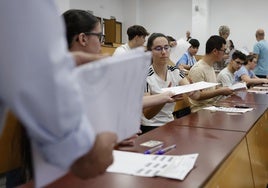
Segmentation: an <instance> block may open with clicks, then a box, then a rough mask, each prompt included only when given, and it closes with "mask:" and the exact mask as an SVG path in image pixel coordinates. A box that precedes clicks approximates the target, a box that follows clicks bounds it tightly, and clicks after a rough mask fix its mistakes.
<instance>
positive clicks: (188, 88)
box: [162, 81, 219, 95]
mask: <svg viewBox="0 0 268 188" xmlns="http://www.w3.org/2000/svg"><path fill="white" fill-rule="evenodd" d="M217 85H219V83H211V82H204V81H202V82H196V83H193V84H188V85H182V86H175V87H168V88H162V91H163V92H165V91H172V92H173V93H175V95H179V94H183V93H189V92H192V91H197V90H202V89H206V88H210V87H215V86H217Z"/></svg>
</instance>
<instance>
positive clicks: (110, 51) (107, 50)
mask: <svg viewBox="0 0 268 188" xmlns="http://www.w3.org/2000/svg"><path fill="white" fill-rule="evenodd" d="M115 49H116V48H115V47H112V46H101V53H102V54H105V53H107V54H110V55H113V53H114V51H115Z"/></svg>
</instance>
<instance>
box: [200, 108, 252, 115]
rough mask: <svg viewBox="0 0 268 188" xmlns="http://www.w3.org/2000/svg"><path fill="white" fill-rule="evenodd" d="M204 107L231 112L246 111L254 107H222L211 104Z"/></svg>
mask: <svg viewBox="0 0 268 188" xmlns="http://www.w3.org/2000/svg"><path fill="white" fill-rule="evenodd" d="M203 109H205V110H211V111H220V112H229V113H246V112H249V111H252V110H253V108H234V107H221V106H220V107H216V106H209V107H205V108H203Z"/></svg>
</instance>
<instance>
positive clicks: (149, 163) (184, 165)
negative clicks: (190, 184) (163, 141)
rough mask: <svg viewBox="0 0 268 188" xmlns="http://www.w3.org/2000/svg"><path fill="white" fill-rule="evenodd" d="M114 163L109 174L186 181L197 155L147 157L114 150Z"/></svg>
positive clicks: (108, 170)
mask: <svg viewBox="0 0 268 188" xmlns="http://www.w3.org/2000/svg"><path fill="white" fill-rule="evenodd" d="M113 155H114V162H113V164H112V165H111V166H110V167H109V168H108V169H107V172H113V173H123V174H129V175H135V176H143V177H155V176H159V177H165V178H171V179H177V180H184V178H185V177H186V175H187V174H188V173H189V172H190V171H191V170H192V169H193V167H194V164H195V162H196V159H197V157H198V154H197V153H194V154H188V155H146V154H141V153H133V152H126V151H117V150H114V153H113Z"/></svg>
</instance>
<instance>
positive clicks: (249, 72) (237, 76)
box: [235, 66, 255, 82]
mask: <svg viewBox="0 0 268 188" xmlns="http://www.w3.org/2000/svg"><path fill="white" fill-rule="evenodd" d="M242 75H248V76H249V77H250V78H253V77H255V74H254V72H253V71H252V70H248V69H247V68H246V67H245V66H242V67H241V68H240V69H239V70H238V71H236V72H235V81H236V82H240V81H242V79H241V76H242Z"/></svg>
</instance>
